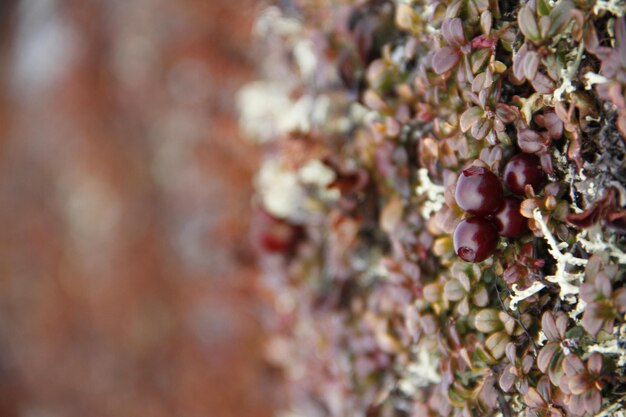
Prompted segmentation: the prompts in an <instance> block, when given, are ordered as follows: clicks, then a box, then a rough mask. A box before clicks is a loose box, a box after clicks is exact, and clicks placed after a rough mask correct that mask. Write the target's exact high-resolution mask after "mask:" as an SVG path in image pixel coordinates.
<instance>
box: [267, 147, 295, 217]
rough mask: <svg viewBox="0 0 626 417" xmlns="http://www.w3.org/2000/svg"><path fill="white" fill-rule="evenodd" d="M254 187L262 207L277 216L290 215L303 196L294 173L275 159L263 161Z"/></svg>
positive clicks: (293, 212)
mask: <svg viewBox="0 0 626 417" xmlns="http://www.w3.org/2000/svg"><path fill="white" fill-rule="evenodd" d="M256 188H257V190H258V192H259V195H260V197H261V200H262V202H263V207H265V209H266V210H267V211H269V212H270V213H271V214H272V215H274V216H276V217H279V218H289V217H292V216H293V215H294V214H295V213H296V211H297V210H298V207H299V205H300V202H301V201H302V199H303V198H304V191H303V189H302V187H301V186H300V184H299V182H298V176H297V175H296V173H295V172H293V171H288V170H285V169H284V168H283V167H282V165H281V163H280V161H278V160H277V159H267V160H265V161H264V162H263V165H261V168H260V169H259V173H258V174H257V177H256Z"/></svg>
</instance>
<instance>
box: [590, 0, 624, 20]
mask: <svg viewBox="0 0 626 417" xmlns="http://www.w3.org/2000/svg"><path fill="white" fill-rule="evenodd" d="M603 10H606V11H608V12H609V13H611V14H614V15H615V16H617V17H622V16H624V13H626V2H624V1H623V0H606V1H605V0H597V1H596V4H595V5H594V6H593V13H594V14H596V15H597V14H599V13H600V12H601V11H603Z"/></svg>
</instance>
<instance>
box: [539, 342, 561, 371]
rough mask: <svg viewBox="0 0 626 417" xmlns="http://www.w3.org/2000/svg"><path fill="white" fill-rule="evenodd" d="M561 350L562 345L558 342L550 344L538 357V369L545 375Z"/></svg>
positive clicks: (542, 349)
mask: <svg viewBox="0 0 626 417" xmlns="http://www.w3.org/2000/svg"><path fill="white" fill-rule="evenodd" d="M559 350H560V345H559V344H558V343H556V342H548V343H547V344H546V345H545V346H544V347H543V348H541V350H540V351H539V355H537V368H539V370H540V371H541V372H543V373H546V371H547V370H548V367H549V366H550V363H551V362H552V359H553V358H554V355H556V353H557V352H558V351H559Z"/></svg>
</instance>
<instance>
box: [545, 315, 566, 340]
mask: <svg viewBox="0 0 626 417" xmlns="http://www.w3.org/2000/svg"><path fill="white" fill-rule="evenodd" d="M541 328H542V329H543V333H544V334H545V335H546V337H547V338H548V340H550V341H559V340H560V339H561V338H560V336H559V332H558V330H557V328H556V321H555V320H554V316H553V315H552V313H551V312H549V311H546V312H545V313H543V316H541Z"/></svg>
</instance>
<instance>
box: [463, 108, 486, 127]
mask: <svg viewBox="0 0 626 417" xmlns="http://www.w3.org/2000/svg"><path fill="white" fill-rule="evenodd" d="M483 114H485V111H484V110H483V109H481V108H480V107H478V106H474V107H470V108H469V109H467V110H465V111H464V112H463V114H462V115H461V118H460V120H459V125H460V127H461V131H463V132H467V131H468V130H469V129H470V128H471V127H472V126H473V125H474V124H475V123H476V122H478V120H480V118H481V117H482V115H483Z"/></svg>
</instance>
